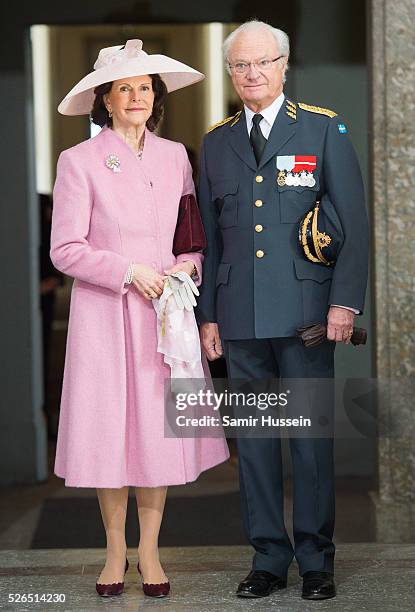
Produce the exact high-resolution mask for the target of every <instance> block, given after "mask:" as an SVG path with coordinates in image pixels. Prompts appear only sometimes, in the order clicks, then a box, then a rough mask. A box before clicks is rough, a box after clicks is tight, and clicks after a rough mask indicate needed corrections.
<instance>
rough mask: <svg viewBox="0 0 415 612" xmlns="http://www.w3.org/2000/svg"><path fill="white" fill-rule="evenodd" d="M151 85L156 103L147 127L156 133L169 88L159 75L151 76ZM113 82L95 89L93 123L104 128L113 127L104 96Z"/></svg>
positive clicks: (92, 112)
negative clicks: (105, 126)
mask: <svg viewBox="0 0 415 612" xmlns="http://www.w3.org/2000/svg"><path fill="white" fill-rule="evenodd" d="M149 77H150V78H151V84H152V88H153V91H154V103H153V111H152V113H151V116H150V117H149V118H148V119H147V122H146V125H147V127H148V129H149V130H150V131H151V132H154V130H155V129H156V127H157V126H158V124H159V122H160V120H161V118H162V116H163V112H164V103H165V101H166V97H167V87H166V84H165V82H164V81H163V79H162V78H161V77H160V75H159V74H150V75H149ZM112 83H113V81H110V82H108V83H103V84H102V85H98V86H97V87H95V89H94V94H95V100H94V103H93V105H92V111H91V121H93V122H94V123H96V125H99V126H100V127H103V126H104V125H107V126H108V127H112V117H110V116H109V113H108V111H107V107H106V106H105V103H104V95H105V94H107V93H109V92H110V91H111V88H112Z"/></svg>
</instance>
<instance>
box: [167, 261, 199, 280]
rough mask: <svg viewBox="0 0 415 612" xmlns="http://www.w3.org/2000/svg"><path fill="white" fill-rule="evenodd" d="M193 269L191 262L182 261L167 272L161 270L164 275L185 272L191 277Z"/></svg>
mask: <svg viewBox="0 0 415 612" xmlns="http://www.w3.org/2000/svg"><path fill="white" fill-rule="evenodd" d="M193 268H194V263H193V261H182V262H181V263H178V264H176V265H175V266H173V267H172V268H169V269H168V270H163V272H164V274H174V273H175V272H187V274H188V275H189V276H191V275H192V272H193Z"/></svg>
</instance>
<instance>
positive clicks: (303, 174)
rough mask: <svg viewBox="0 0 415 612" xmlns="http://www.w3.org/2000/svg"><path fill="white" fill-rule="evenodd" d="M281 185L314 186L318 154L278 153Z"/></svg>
mask: <svg viewBox="0 0 415 612" xmlns="http://www.w3.org/2000/svg"><path fill="white" fill-rule="evenodd" d="M276 166H277V168H278V170H279V173H278V175H277V183H278V186H279V187H284V186H285V185H287V186H289V187H300V186H301V187H314V186H315V184H316V179H315V178H314V176H313V170H315V169H316V167H317V156H316V155H277V158H276Z"/></svg>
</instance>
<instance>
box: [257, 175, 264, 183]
mask: <svg viewBox="0 0 415 612" xmlns="http://www.w3.org/2000/svg"><path fill="white" fill-rule="evenodd" d="M255 180H256V182H257V183H262V181H263V180H264V177H263V176H261V175H260V174H258V176H256V177H255Z"/></svg>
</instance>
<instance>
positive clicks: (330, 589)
mask: <svg viewBox="0 0 415 612" xmlns="http://www.w3.org/2000/svg"><path fill="white" fill-rule="evenodd" d="M335 596H336V586H335V584H334V576H333V574H330V573H329V572H314V571H310V572H306V573H305V574H304V575H303V593H302V595H301V597H302V598H303V599H329V598H330V597H335Z"/></svg>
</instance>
